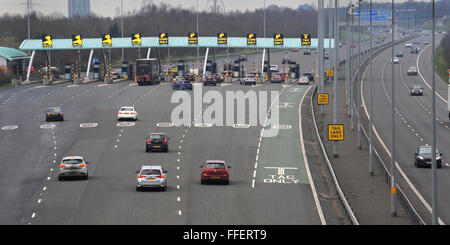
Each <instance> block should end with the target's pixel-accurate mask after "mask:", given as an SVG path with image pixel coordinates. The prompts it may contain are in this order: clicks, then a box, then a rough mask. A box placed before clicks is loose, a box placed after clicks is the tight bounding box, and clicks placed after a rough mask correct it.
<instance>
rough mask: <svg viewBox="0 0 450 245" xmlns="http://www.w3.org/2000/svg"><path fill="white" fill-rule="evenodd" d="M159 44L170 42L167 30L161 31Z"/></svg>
mask: <svg viewBox="0 0 450 245" xmlns="http://www.w3.org/2000/svg"><path fill="white" fill-rule="evenodd" d="M159 44H160V45H161V44H169V34H167V33H166V32H161V33H159Z"/></svg>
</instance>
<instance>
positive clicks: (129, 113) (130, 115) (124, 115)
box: [117, 106, 138, 121]
mask: <svg viewBox="0 0 450 245" xmlns="http://www.w3.org/2000/svg"><path fill="white" fill-rule="evenodd" d="M117 120H118V121H121V120H134V121H136V120H138V112H137V111H136V110H135V109H134V107H133V106H122V107H120V109H119V111H118V112H117Z"/></svg>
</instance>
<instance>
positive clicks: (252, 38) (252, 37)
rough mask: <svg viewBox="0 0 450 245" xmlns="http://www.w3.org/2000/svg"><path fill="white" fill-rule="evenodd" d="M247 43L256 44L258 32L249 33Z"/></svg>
mask: <svg viewBox="0 0 450 245" xmlns="http://www.w3.org/2000/svg"><path fill="white" fill-rule="evenodd" d="M247 45H256V34H254V33H249V34H247Z"/></svg>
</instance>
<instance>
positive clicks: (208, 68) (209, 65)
mask: <svg viewBox="0 0 450 245" xmlns="http://www.w3.org/2000/svg"><path fill="white" fill-rule="evenodd" d="M211 72H212V61H211V60H207V61H206V70H205V76H209V75H210V74H211Z"/></svg>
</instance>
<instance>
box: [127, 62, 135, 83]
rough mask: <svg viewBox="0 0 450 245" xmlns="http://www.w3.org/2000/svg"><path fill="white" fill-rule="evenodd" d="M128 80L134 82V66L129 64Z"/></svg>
mask: <svg viewBox="0 0 450 245" xmlns="http://www.w3.org/2000/svg"><path fill="white" fill-rule="evenodd" d="M128 72H129V73H128V80H134V74H135V73H134V65H133V64H128Z"/></svg>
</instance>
